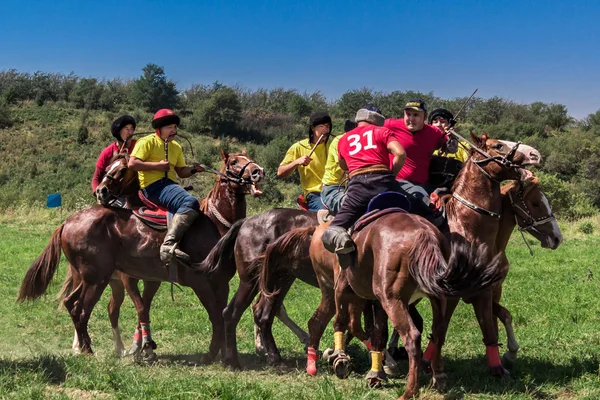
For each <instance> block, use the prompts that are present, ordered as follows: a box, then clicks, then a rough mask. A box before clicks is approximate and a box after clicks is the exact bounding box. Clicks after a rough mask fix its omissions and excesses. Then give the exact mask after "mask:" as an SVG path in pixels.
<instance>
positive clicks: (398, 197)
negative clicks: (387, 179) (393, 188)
mask: <svg viewBox="0 0 600 400" xmlns="http://www.w3.org/2000/svg"><path fill="white" fill-rule="evenodd" d="M396 212H403V213H408V212H410V201H409V200H408V198H407V197H406V196H405V195H403V194H402V193H398V192H383V193H379V194H378V195H377V196H375V197H373V198H372V199H371V201H370V202H369V205H368V206H367V212H366V213H365V215H363V216H362V217H360V218H359V219H358V221H356V222H355V223H354V225H353V226H352V227H351V228H350V231H349V233H350V236H352V235H353V234H354V233H356V232H359V231H361V230H362V229H363V228H364V227H365V226H367V225H369V224H370V223H371V222H373V221H375V220H377V219H378V218H380V217H382V216H384V215H387V214H392V213H396Z"/></svg>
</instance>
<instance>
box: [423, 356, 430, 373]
mask: <svg viewBox="0 0 600 400" xmlns="http://www.w3.org/2000/svg"><path fill="white" fill-rule="evenodd" d="M421 370H423V373H424V374H425V375H431V373H432V371H431V361H430V360H428V359H426V358H423V359H421Z"/></svg>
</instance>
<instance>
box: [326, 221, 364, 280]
mask: <svg viewBox="0 0 600 400" xmlns="http://www.w3.org/2000/svg"><path fill="white" fill-rule="evenodd" d="M321 241H322V242H323V246H325V248H326V249H327V250H328V251H329V252H331V253H335V254H337V256H338V261H339V263H340V267H342V269H346V268H348V267H349V266H350V265H351V264H352V257H351V255H352V252H354V251H355V250H356V245H355V244H354V241H353V240H352V238H351V237H350V234H349V233H348V231H347V230H346V229H344V228H343V227H341V226H329V227H328V228H327V229H325V232H323V236H321Z"/></svg>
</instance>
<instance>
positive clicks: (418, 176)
mask: <svg viewBox="0 0 600 400" xmlns="http://www.w3.org/2000/svg"><path fill="white" fill-rule="evenodd" d="M426 120H427V108H426V105H425V102H424V101H423V100H422V99H413V100H410V101H409V102H408V103H406V106H405V107H404V118H403V119H394V118H389V119H387V120H386V121H385V124H384V126H385V127H386V128H389V129H391V130H392V131H393V132H394V137H395V138H396V140H398V141H399V142H400V144H401V145H402V147H404V149H405V150H406V162H405V163H404V166H403V167H402V169H401V170H400V173H398V175H397V177H396V179H398V180H399V181H400V186H401V188H402V190H404V191H405V192H406V193H407V194H409V195H411V196H413V197H414V198H416V199H418V200H420V201H421V202H422V203H424V205H425V206H427V207H429V202H430V200H429V193H431V192H432V191H433V190H434V189H435V188H434V187H432V185H429V182H428V180H429V164H430V162H431V154H432V153H433V151H434V150H436V149H439V148H442V150H446V151H448V152H450V153H454V152H456V150H457V147H458V144H457V141H456V140H455V139H453V138H451V137H450V138H449V137H448V136H446V134H445V133H444V131H442V130H440V129H438V128H436V127H434V126H431V125H427V124H425V121H426Z"/></svg>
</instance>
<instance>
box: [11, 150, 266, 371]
mask: <svg viewBox="0 0 600 400" xmlns="http://www.w3.org/2000/svg"><path fill="white" fill-rule="evenodd" d="M241 158H243V159H245V161H243V162H241V161H242V159H241ZM227 159H228V160H229V161H230V162H229V163H228V164H226V168H227V170H228V171H226V173H223V174H222V175H220V176H221V177H222V178H224V181H223V183H224V184H226V186H229V184H231V183H233V184H235V185H237V186H233V187H231V186H230V188H231V189H232V192H233V193H231V194H233V195H234V196H233V197H234V198H235V199H236V201H244V202H245V198H244V195H243V194H242V193H241V192H240V193H235V189H234V188H235V187H238V186H239V187H243V186H254V185H255V183H256V182H258V181H259V180H260V179H262V176H263V170H262V168H260V167H259V166H258V165H256V164H255V163H254V162H253V161H251V160H249V159H248V158H247V157H246V156H245V155H242V156H240V155H237V156H235V157H234V158H231V159H230V158H229V157H227ZM234 161H235V164H236V166H234V165H233V164H234ZM109 172H110V171H109ZM230 172H231V173H233V174H238V176H230ZM123 174H124V175H127V174H134V172H133V171H131V170H127V171H123ZM113 178H117V177H114V176H113ZM109 180H111V179H110V178H109ZM245 190H246V189H244V190H243V191H244V192H245ZM223 195H224V194H223ZM224 198H226V197H224ZM215 200H216V198H215ZM244 208H245V207H244ZM233 227H235V225H234V226H232V229H233ZM164 235H165V233H164V232H159V231H156V230H154V229H152V228H150V227H148V226H147V225H146V224H145V223H143V222H142V221H140V220H139V219H138V218H137V217H135V216H133V214H132V211H131V210H126V209H118V208H106V207H103V206H100V205H97V206H92V207H90V208H88V209H86V210H83V211H81V212H79V213H77V214H75V215H73V216H71V217H70V218H68V219H67V220H66V221H65V222H63V223H62V224H61V225H60V226H59V227H58V228H57V229H56V230H55V231H54V233H53V234H52V237H51V238H50V242H49V244H48V245H47V246H46V249H45V250H44V251H43V253H42V254H41V255H40V257H38V259H37V260H36V261H35V262H34V263H33V264H32V266H31V267H30V268H29V270H28V271H27V274H26V275H25V278H24V280H23V283H22V285H21V290H20V293H19V297H18V300H19V301H24V300H35V299H37V298H38V297H40V296H41V295H42V294H43V293H44V292H45V291H46V289H47V287H48V284H49V283H50V281H51V280H52V278H53V276H54V273H55V272H56V269H57V267H58V264H59V261H60V253H61V250H62V252H63V253H64V254H65V256H66V258H67V260H68V261H69V263H70V264H71V265H72V266H73V268H74V270H75V271H77V273H78V275H79V276H80V277H81V282H80V283H79V284H78V285H77V286H76V288H75V289H74V291H73V292H72V293H70V294H69V295H68V296H67V297H66V298H65V299H64V304H65V306H66V307H67V310H68V311H69V314H70V315H71V318H72V320H73V323H74V325H75V330H76V332H77V336H78V341H79V343H80V347H81V351H82V352H83V353H92V348H91V340H90V337H89V334H88V330H87V323H88V321H89V317H90V314H91V312H92V310H93V308H94V306H95V304H96V303H97V301H98V300H99V298H100V296H101V295H102V292H103V291H104V289H105V287H106V286H107V285H108V283H109V281H110V280H111V277H112V275H113V273H114V272H116V271H120V272H123V273H124V274H126V275H129V276H131V277H133V278H135V279H142V280H144V281H150V282H165V281H174V282H176V283H179V284H181V285H183V286H189V287H191V288H192V289H193V290H194V292H195V293H196V295H197V296H198V298H199V300H200V301H201V303H202V304H203V305H204V307H205V308H206V310H207V312H208V315H209V318H210V321H211V324H212V329H213V333H212V338H211V344H210V347H209V351H208V354H206V355H205V357H204V361H210V360H213V359H214V358H215V357H216V355H217V354H218V353H219V351H220V350H221V349H223V346H224V341H223V338H224V332H223V319H222V315H221V311H222V309H223V308H224V307H225V305H226V304H227V296H228V292H229V286H228V283H229V280H230V279H231V278H232V277H233V275H234V274H235V269H233V270H224V269H220V270H218V271H211V272H210V273H207V272H205V271H202V270H199V269H197V268H194V267H190V266H184V265H181V264H180V263H179V262H177V263H173V264H172V266H171V268H172V270H171V271H169V269H167V267H166V266H165V265H164V264H163V263H162V262H161V261H160V258H159V252H158V249H159V247H160V245H161V243H162V241H163V238H164ZM220 235H221V234H220V231H219V227H218V225H216V224H215V223H214V222H213V221H212V219H211V218H210V217H209V216H207V215H206V214H201V215H200V217H199V218H198V219H197V220H196V221H195V222H194V224H193V225H192V226H191V227H190V229H189V230H188V232H187V233H186V235H185V236H184V238H183V240H182V241H181V243H180V245H181V247H182V249H183V250H184V251H186V252H188V254H190V256H191V257H192V260H193V262H194V263H195V264H196V263H200V262H201V261H202V260H203V259H204V258H205V257H206V255H207V254H208V253H209V252H210V250H211V249H212V248H213V247H214V246H215V245H216V244H217V242H218V239H219V238H220ZM148 304H149V303H148ZM138 317H140V316H138Z"/></svg>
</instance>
